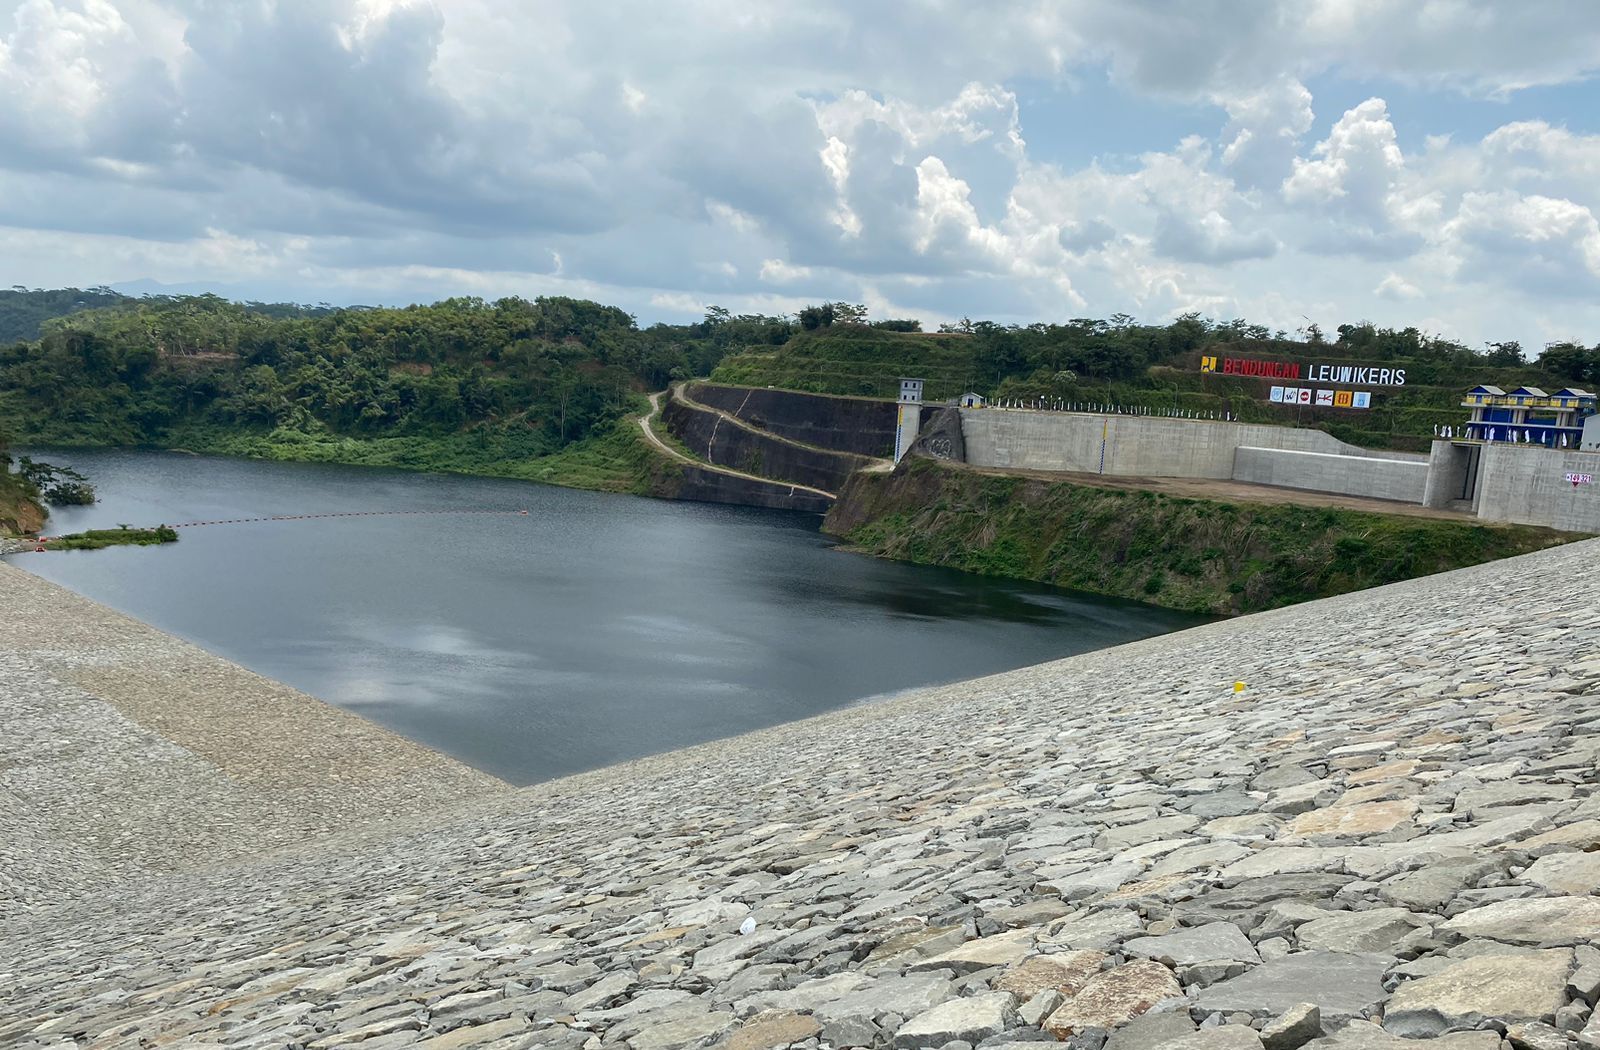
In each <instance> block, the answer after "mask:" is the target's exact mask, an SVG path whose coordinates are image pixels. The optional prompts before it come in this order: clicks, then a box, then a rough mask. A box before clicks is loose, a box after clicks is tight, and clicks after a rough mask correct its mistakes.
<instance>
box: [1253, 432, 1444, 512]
mask: <svg viewBox="0 0 1600 1050" xmlns="http://www.w3.org/2000/svg"><path fill="white" fill-rule="evenodd" d="M1233 480H1234V481H1245V482H1249V483H1250V484H1253V485H1276V486H1278V487H1279V488H1289V489H1306V490H1308V491H1311V492H1336V493H1339V494H1341V495H1346V496H1365V497H1368V498H1370V499H1387V500H1395V501H1398V502H1400V503H1421V502H1422V500H1423V495H1424V492H1425V490H1426V488H1427V484H1428V463H1427V462H1426V461H1424V460H1409V459H1373V458H1370V457H1362V456H1350V455H1341V454H1336V453H1329V452H1301V451H1298V450H1295V449H1283V448H1251V447H1250V446H1248V445H1244V446H1240V448H1239V449H1238V450H1237V451H1236V452H1235V453H1234V461H1233Z"/></svg>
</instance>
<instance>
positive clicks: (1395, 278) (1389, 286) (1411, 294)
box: [1372, 273, 1422, 299]
mask: <svg viewBox="0 0 1600 1050" xmlns="http://www.w3.org/2000/svg"><path fill="white" fill-rule="evenodd" d="M1372 294H1373V295H1376V296H1378V297H1379V298H1380V299H1420V298H1422V289H1421V288H1418V287H1417V286H1416V285H1414V284H1412V283H1411V282H1410V281H1408V280H1406V279H1405V278H1404V277H1401V276H1400V275H1399V274H1397V273H1389V274H1385V275H1384V278H1383V280H1381V281H1379V282H1378V287H1376V288H1374V289H1373V290H1372Z"/></svg>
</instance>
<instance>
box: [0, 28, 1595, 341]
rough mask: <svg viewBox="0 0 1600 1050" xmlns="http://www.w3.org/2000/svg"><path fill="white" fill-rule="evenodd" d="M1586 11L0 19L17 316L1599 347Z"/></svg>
mask: <svg viewBox="0 0 1600 1050" xmlns="http://www.w3.org/2000/svg"><path fill="white" fill-rule="evenodd" d="M1597 74H1600V3H1596V2H1595V0H1519V2H1517V3H1507V2H1503V0H1182V2H1179V0H1033V2H1012V0H986V2H984V3H981V4H977V3H970V2H967V0H904V2H896V3H891V2H887V0H839V2H834V0H806V2H804V3H801V2H797V0H786V2H777V0H679V2H676V3H665V4H664V3H660V2H659V0H657V2H651V3H645V2H636V0H603V2H598V3H597V2H594V0H589V2H585V3H573V2H560V0H432V2H428V0H320V2H303V0H0V286H7V285H13V284H15V285H24V286H28V287H59V286H67V285H76V286H80V287H87V286H91V285H98V284H112V285H115V286H118V287H123V288H127V289H133V290H136V291H155V290H163V289H168V288H170V289H174V290H200V289H208V290H216V291H219V292H221V293H222V294H226V295H230V296H232V297H235V298H254V299H290V300H296V301H302V302H330V303H336V304H342V303H405V302H431V301H434V300H436V299H440V298H444V297H446V296H452V295H480V296H484V297H486V298H498V297H500V296H504V295H521V296H528V297H532V296H536V295H574V296H582V297H587V298H593V299H598V300H600V301H602V302H607V303H612V304H615V305H619V306H622V307H623V308H624V309H627V310H629V311H630V312H632V313H634V314H635V315H637V316H638V318H639V319H640V321H641V323H648V322H651V321H656V320H667V321H677V320H687V319H692V318H695V317H698V316H700V315H701V314H702V313H703V312H704V311H705V309H706V307H707V306H709V305H713V304H715V305H721V306H724V307H727V308H729V309H731V310H733V311H735V312H764V313H778V312H793V311H795V310H796V309H798V308H799V307H801V306H803V305H805V304H807V303H811V302H819V301H823V300H838V299H843V300H848V301H851V302H861V303H865V304H866V305H867V306H868V308H869V310H870V311H871V313H872V315H873V316H874V317H916V318H919V319H921V320H922V321H923V322H924V324H925V325H926V326H928V327H930V328H931V327H933V326H934V325H936V324H937V323H939V322H941V321H946V320H952V319H956V318H960V317H963V316H968V317H972V318H987V319H992V320H996V321H1002V322H1013V321H1015V322H1021V323H1029V322H1033V321H1062V320H1066V319H1069V318H1073V317H1106V316H1109V315H1111V314H1115V313H1128V314H1132V315H1133V316H1135V317H1138V318H1140V319H1142V320H1146V321H1151V322H1161V321H1165V320H1167V319H1170V318H1172V317H1175V316H1177V315H1178V314H1181V313H1185V312H1190V311H1195V312H1199V313H1201V314H1202V315H1205V316H1208V317H1212V318H1216V319H1218V320H1226V319H1231V318H1234V317H1243V318H1246V319H1248V320H1250V321H1252V322H1256V323H1260V324H1265V325H1268V326H1269V327H1272V328H1282V329H1284V330H1287V331H1290V332H1294V331H1296V330H1298V329H1301V328H1303V327H1304V326H1305V325H1307V324H1309V323H1311V322H1316V323H1317V324H1319V325H1320V326H1321V327H1323V328H1324V329H1325V330H1330V331H1331V330H1332V329H1333V327H1334V326H1336V325H1337V324H1339V323H1341V322H1345V321H1361V320H1367V321H1372V322H1375V323H1377V324H1382V325H1392V326H1405V325H1415V326H1417V327H1419V328H1421V329H1423V330H1424V331H1426V332H1429V333H1433V334H1439V335H1444V336H1447V337H1450V338H1455V339H1460V340H1462V341H1465V342H1467V343H1469V344H1471V345H1475V346H1477V345H1482V344H1483V343H1484V342H1486V341H1489V340H1504V339H1517V340H1519V341H1521V342H1522V343H1523V344H1524V346H1526V347H1528V348H1529V349H1530V350H1537V348H1539V347H1542V346H1543V345H1544V344H1545V343H1547V342H1550V341H1554V340H1563V339H1575V340H1578V341H1580V342H1583V343H1585V344H1594V343H1596V342H1600V220H1597V215H1600V83H1597V81H1596V80H1595V79H1594V77H1595V76H1596V75H1597Z"/></svg>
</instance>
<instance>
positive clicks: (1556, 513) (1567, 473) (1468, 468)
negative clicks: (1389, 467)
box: [1423, 441, 1600, 533]
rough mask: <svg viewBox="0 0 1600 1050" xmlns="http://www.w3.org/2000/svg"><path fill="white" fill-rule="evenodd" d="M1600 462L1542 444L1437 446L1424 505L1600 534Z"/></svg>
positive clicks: (1455, 443) (1450, 443)
mask: <svg viewBox="0 0 1600 1050" xmlns="http://www.w3.org/2000/svg"><path fill="white" fill-rule="evenodd" d="M1574 476H1576V477H1578V478H1585V477H1589V478H1593V477H1596V476H1600V457H1597V456H1595V455H1594V453H1592V452H1570V451H1569V452H1560V451H1552V450H1550V449H1548V448H1544V447H1542V446H1539V445H1507V444H1498V443H1496V444H1484V443H1478V442H1466V441H1435V442H1434V443H1433V453H1432V457H1431V460H1430V464H1429V484H1428V490H1427V492H1426V494H1425V496H1424V500H1423V502H1424V503H1425V504H1426V505H1427V506H1430V507H1451V508H1454V509H1458V510H1466V511H1470V512H1472V513H1473V514H1475V515H1477V516H1478V517H1479V518H1482V519H1484V520H1485V521H1509V522H1514V523H1516V524H1520V525H1543V526H1546V527H1548V528H1552V529H1561V530H1563V531H1566V532H1596V533H1600V488H1597V487H1596V485H1595V484H1594V482H1593V481H1580V482H1578V483H1574V482H1573V481H1572V480H1571V478H1572V477H1574Z"/></svg>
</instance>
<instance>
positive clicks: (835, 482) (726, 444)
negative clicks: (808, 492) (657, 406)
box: [662, 397, 873, 492]
mask: <svg viewBox="0 0 1600 1050" xmlns="http://www.w3.org/2000/svg"><path fill="white" fill-rule="evenodd" d="M662 420H663V421H664V422H665V423H666V425H667V429H668V430H670V431H671V432H672V434H673V435H674V436H675V437H677V438H678V439H679V440H680V441H682V442H683V443H684V444H685V445H687V446H688V447H689V450H690V451H691V452H692V453H693V454H694V455H696V456H698V457H699V458H701V459H703V460H705V461H706V462H707V463H713V464H716V465H717V466H722V467H728V468H730V469H732V470H738V471H743V472H745V473H747V474H757V475H760V476H761V477H765V478H772V479H774V480H776V481H785V482H791V483H794V484H797V485H807V486H810V487H812V488H817V489H822V490H824V491H826V492H838V491H839V490H840V489H841V488H843V487H844V483H845V480H846V479H847V478H848V477H849V476H850V475H851V474H853V473H855V472H856V471H857V470H860V469H862V468H863V467H868V466H871V465H872V463H873V460H872V459H871V458H869V457H867V456H862V455H856V454H853V453H849V452H835V451H830V450H828V449H823V448H813V447H810V446H807V445H802V444H799V443H797V442H795V441H793V440H790V439H785V438H782V437H778V436H776V435H773V434H768V433H763V432H761V431H759V430H756V429H754V428H752V427H751V426H750V425H748V424H743V423H741V422H740V421H737V420H734V419H731V418H729V417H728V416H725V415H722V414H720V413H718V412H716V411H713V410H712V409H710V408H707V407H704V406H701V405H698V404H695V403H693V402H690V401H685V400H683V399H682V398H679V397H673V398H672V399H671V400H670V401H668V402H667V404H666V406H665V407H664V408H663V410H662Z"/></svg>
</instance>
